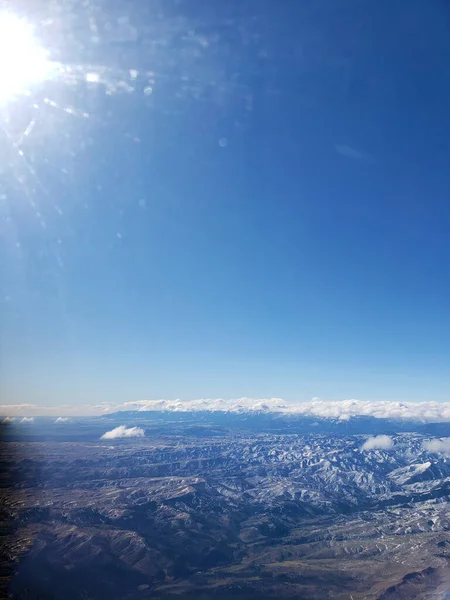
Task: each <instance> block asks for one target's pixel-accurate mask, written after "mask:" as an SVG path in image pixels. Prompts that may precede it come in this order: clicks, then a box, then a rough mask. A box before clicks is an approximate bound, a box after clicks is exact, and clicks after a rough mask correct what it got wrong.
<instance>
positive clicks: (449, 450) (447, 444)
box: [423, 438, 450, 454]
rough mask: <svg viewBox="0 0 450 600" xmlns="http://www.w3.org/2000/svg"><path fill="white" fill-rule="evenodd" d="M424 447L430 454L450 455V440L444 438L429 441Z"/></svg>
mask: <svg viewBox="0 0 450 600" xmlns="http://www.w3.org/2000/svg"><path fill="white" fill-rule="evenodd" d="M423 447H424V449H425V450H428V452H435V453H437V454H450V438H442V439H440V440H429V441H427V442H424V443H423Z"/></svg>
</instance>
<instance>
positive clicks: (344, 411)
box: [0, 398, 450, 423]
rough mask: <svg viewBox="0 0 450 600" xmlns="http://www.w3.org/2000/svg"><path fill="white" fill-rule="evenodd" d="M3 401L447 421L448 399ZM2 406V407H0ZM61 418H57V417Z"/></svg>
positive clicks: (89, 410) (40, 409)
mask: <svg viewBox="0 0 450 600" xmlns="http://www.w3.org/2000/svg"><path fill="white" fill-rule="evenodd" d="M29 406H34V405H28V404H23V405H19V404H18V405H13V404H10V405H3V406H0V414H2V416H6V415H8V416H10V417H13V416H16V417H18V418H22V417H23V416H24V412H25V408H27V410H26V412H25V414H26V415H27V416H29V417H31V416H39V415H48V416H53V415H55V414H59V415H60V418H61V419H62V418H68V417H69V416H74V415H77V416H93V415H101V414H105V413H110V412H116V411H121V410H138V411H174V412H193V411H209V412H214V411H222V412H232V413H245V412H266V413H269V412H270V413H277V414H287V415H290V414H292V415H301V416H305V417H312V418H315V419H319V418H323V419H339V420H341V421H346V420H349V419H351V418H353V417H374V418H377V419H391V420H397V421H418V422H421V423H438V422H450V402H434V401H431V400H430V401H426V402H395V401H390V400H386V401H381V402H380V401H371V400H322V399H320V398H313V399H312V400H310V401H308V402H297V403H293V402H286V401H284V400H282V399H281V398H234V399H233V398H232V399H224V398H200V399H195V400H180V399H176V400H165V399H162V400H134V401H130V402H125V403H124V404H113V403H109V402H97V403H96V404H90V405H84V406H83V405H78V406H73V407H70V406H56V407H55V406H34V408H33V409H29V408H28V407H29ZM2 409H3V411H2ZM58 422H61V421H58Z"/></svg>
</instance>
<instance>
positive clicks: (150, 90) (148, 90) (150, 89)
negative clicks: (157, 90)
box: [144, 85, 153, 96]
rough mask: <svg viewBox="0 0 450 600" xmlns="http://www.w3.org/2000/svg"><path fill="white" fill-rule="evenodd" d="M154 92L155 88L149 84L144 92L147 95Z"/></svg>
mask: <svg viewBox="0 0 450 600" xmlns="http://www.w3.org/2000/svg"><path fill="white" fill-rule="evenodd" d="M152 93H153V89H152V88H151V87H150V86H149V85H148V86H147V87H146V88H145V89H144V94H145V95H146V96H151V95H152Z"/></svg>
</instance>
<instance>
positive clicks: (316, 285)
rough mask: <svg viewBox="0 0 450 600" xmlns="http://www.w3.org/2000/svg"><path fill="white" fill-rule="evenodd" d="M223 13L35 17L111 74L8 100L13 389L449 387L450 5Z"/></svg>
mask: <svg viewBox="0 0 450 600" xmlns="http://www.w3.org/2000/svg"><path fill="white" fill-rule="evenodd" d="M99 6H100V5H99ZM214 6H216V7H217V8H216V9H214V10H213V9H212V8H211V5H210V4H208V3H202V2H196V3H194V2H191V3H189V2H185V3H181V4H180V5H178V6H176V5H175V3H174V4H173V5H172V4H171V3H167V5H166V8H165V12H164V14H163V15H160V16H159V17H158V16H157V15H155V14H151V13H150V9H148V10H147V9H145V10H144V9H143V8H142V5H141V6H140V4H139V3H136V4H132V3H125V2H123V3H120V2H118V3H115V4H114V6H113V7H112V6H106V5H105V6H100V8H99V12H98V13H96V14H98V15H100V16H98V19H99V21H98V24H99V28H100V32H99V33H98V36H99V39H100V42H98V41H96V42H95V43H94V42H93V41H92V37H90V36H91V34H90V33H89V31H88V29H86V27H84V26H83V27H82V26H81V25H82V24H83V21H82V16H81V17H80V16H79V15H78V16H77V18H79V19H80V22H79V27H76V26H75V25H74V24H73V20H72V21H70V20H69V16H70V15H67V14H66V15H64V14H63V15H56V16H54V21H55V24H54V27H58V28H59V33H60V34H61V36H60V38H61V40H62V39H65V37H64V35H62V33H61V32H64V31H65V29H64V28H70V27H72V28H74V31H72V33H73V37H74V38H75V41H73V40H72V41H71V42H70V44H69V42H68V41H66V42H63V41H60V42H53V45H52V42H51V40H52V39H57V38H52V35H50V34H48V32H47V33H46V30H45V27H43V26H41V28H40V29H39V31H40V34H41V37H42V39H43V40H44V41H46V43H47V45H48V46H49V49H50V51H51V52H52V56H53V57H54V58H55V60H56V59H57V60H61V61H63V62H64V61H66V62H67V63H71V64H74V63H76V64H79V65H80V72H81V73H84V74H86V73H90V72H96V73H100V74H101V79H102V80H104V81H105V82H106V83H105V84H103V83H90V84H87V85H86V84H84V83H82V82H80V83H79V84H77V85H70V84H69V83H68V82H67V81H65V80H59V81H56V82H51V83H49V82H47V83H43V84H42V85H41V86H40V87H38V88H37V89H36V88H35V89H34V90H33V95H32V97H31V98H30V97H27V98H21V99H14V100H13V101H11V102H10V103H9V105H8V114H9V116H8V119H9V120H8V121H7V129H8V130H9V131H12V132H13V134H12V135H13V136H14V135H16V137H17V136H20V133H21V132H23V131H24V130H25V129H26V127H27V125H28V123H29V122H30V120H35V121H36V124H35V126H34V129H33V131H32V132H31V133H30V134H29V135H28V136H27V138H26V140H25V141H24V142H23V144H22V146H21V147H22V148H23V152H24V155H25V157H26V158H27V163H26V164H24V161H23V160H21V158H20V157H18V156H17V155H16V153H15V150H14V148H13V146H12V145H11V139H10V137H6V136H4V138H2V140H1V141H0V152H1V153H2V156H3V160H2V163H3V164H2V168H1V173H0V176H1V186H2V190H3V191H2V200H1V201H0V202H1V204H0V219H1V222H2V225H1V230H0V248H1V254H2V256H3V257H4V260H2V261H1V262H2V266H1V271H0V275H1V278H0V279H1V289H0V292H1V321H0V326H1V338H0V341H1V353H2V356H1V367H0V373H1V378H0V379H1V383H0V390H1V395H2V402H4V403H12V404H14V403H20V402H31V403H36V404H38V405H39V404H45V405H60V404H74V405H80V404H89V403H95V402H100V401H113V402H122V401H129V400H138V399H142V398H186V399H192V398H198V397H211V398H213V397H224V398H229V397H241V396H250V397H261V398H264V397H273V396H275V397H283V398H285V399H286V400H308V399H310V398H311V397H313V396H320V397H323V398H327V399H330V400H336V399H344V398H360V399H367V400H386V399H391V400H408V399H409V400H428V399H432V400H445V399H448V398H449V393H450V343H449V340H450V312H449V310H448V296H449V291H450V283H449V281H450V279H449V275H450V267H449V264H450V263H449V259H450V244H449V239H448V232H449V226H450V208H449V206H450V205H449V201H448V198H449V190H450V169H449V168H448V164H449V158H450V143H449V139H450V136H449V131H450V111H449V106H450V79H449V71H448V64H447V63H448V55H449V51H450V38H449V37H448V35H447V33H448V26H449V20H450V12H449V8H448V6H447V5H446V4H445V3H444V2H429V3H421V2H412V3H408V6H406V5H405V4H404V3H401V2H393V3H392V2H390V3H383V2H379V3H372V2H356V1H355V2H353V1H348V2H341V3H340V2H319V3H315V2H314V3H312V2H310V3H308V2H306V3H299V2H288V1H286V2H285V3H283V4H282V5H280V4H279V3H274V2H257V3H256V2H244V3H237V2H236V3H235V2H230V3H227V4H226V6H225V5H221V6H220V8H219V7H218V5H216V4H215V5H214ZM42 10H43V11H44V10H47V9H44V8H43V9H42ZM43 16H45V15H43V13H42V14H39V15H37V14H33V15H31V16H29V18H30V19H31V18H33V19H35V20H39V18H41V19H42V18H43ZM47 16H48V15H47ZM71 16H72V17H73V15H71ZM120 17H121V18H122V20H118V19H119V18H120ZM108 19H111V20H112V22H113V23H114V24H115V25H114V26H113V28H112V33H111V30H108V31H109V33H108V36H109V37H108V36H107V35H106V30H105V31H103V30H102V29H101V24H102V23H103V21H105V20H106V21H107V20H108ZM127 19H128V21H127ZM126 21H127V22H126ZM125 22H126V23H125ZM80 23H81V25H80ZM118 23H119V25H118ZM124 23H125V25H126V27H125V25H124ZM124 27H125V30H126V32H125V34H124ZM116 29H117V31H116ZM130 31H131V33H130ZM135 34H136V35H135ZM77 35H78V36H79V39H78V38H77ZM102 35H103V37H102ZM46 36H47V37H46ZM114 36H116V37H114ZM124 36H125V37H124ZM66 37H67V36H66ZM58 44H59V45H58ZM125 69H135V70H136V71H137V72H138V75H137V77H136V81H135V82H134V83H133V82H131V83H133V85H134V90H133V91H129V92H123V91H120V90H119V91H117V88H118V84H120V82H122V83H123V81H125V80H126V81H128V82H130V77H128V75H127V77H128V79H127V77H125V75H124V73H125V72H126V71H125ZM149 72H151V73H149ZM119 87H120V86H119ZM150 87H151V93H150V89H149V88H150ZM144 90H146V91H145V92H144ZM106 92H108V93H106ZM44 97H48V98H49V99H50V100H52V101H53V102H54V103H55V104H57V106H59V107H60V108H55V107H52V105H51V104H49V103H45V102H44V101H43V98H44ZM36 99H38V104H39V108H37V109H36V108H33V106H32V104H33V103H34V102H35V101H36ZM67 107H75V108H76V109H77V110H78V111H79V112H80V114H81V113H83V112H86V113H89V117H82V116H74V115H71V114H68V113H67V111H65V110H64V108H67ZM2 115H3V116H2V118H3V119H5V118H6V117H5V113H2ZM4 125H5V122H4ZM5 165H6V166H5Z"/></svg>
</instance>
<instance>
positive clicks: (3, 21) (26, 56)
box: [0, 12, 52, 104]
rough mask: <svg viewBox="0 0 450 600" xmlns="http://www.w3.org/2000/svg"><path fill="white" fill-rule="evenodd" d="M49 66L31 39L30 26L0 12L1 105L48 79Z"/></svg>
mask: <svg viewBox="0 0 450 600" xmlns="http://www.w3.org/2000/svg"><path fill="white" fill-rule="evenodd" d="M51 70H52V63H51V61H50V60H49V59H48V55H47V52H46V51H45V50H44V48H42V47H41V46H40V45H39V43H38V42H37V41H36V39H35V37H34V31H33V27H32V26H31V25H30V24H29V23H27V22H26V21H24V20H23V19H21V18H19V17H17V16H15V15H14V14H11V13H8V12H3V13H2V12H0V104H3V103H5V102H8V101H10V100H12V99H14V97H16V96H18V95H22V94H26V93H28V92H29V91H30V88H31V87H32V86H33V85H35V84H36V83H39V82H42V81H44V80H45V79H47V78H48V77H49V75H50V72H51Z"/></svg>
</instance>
